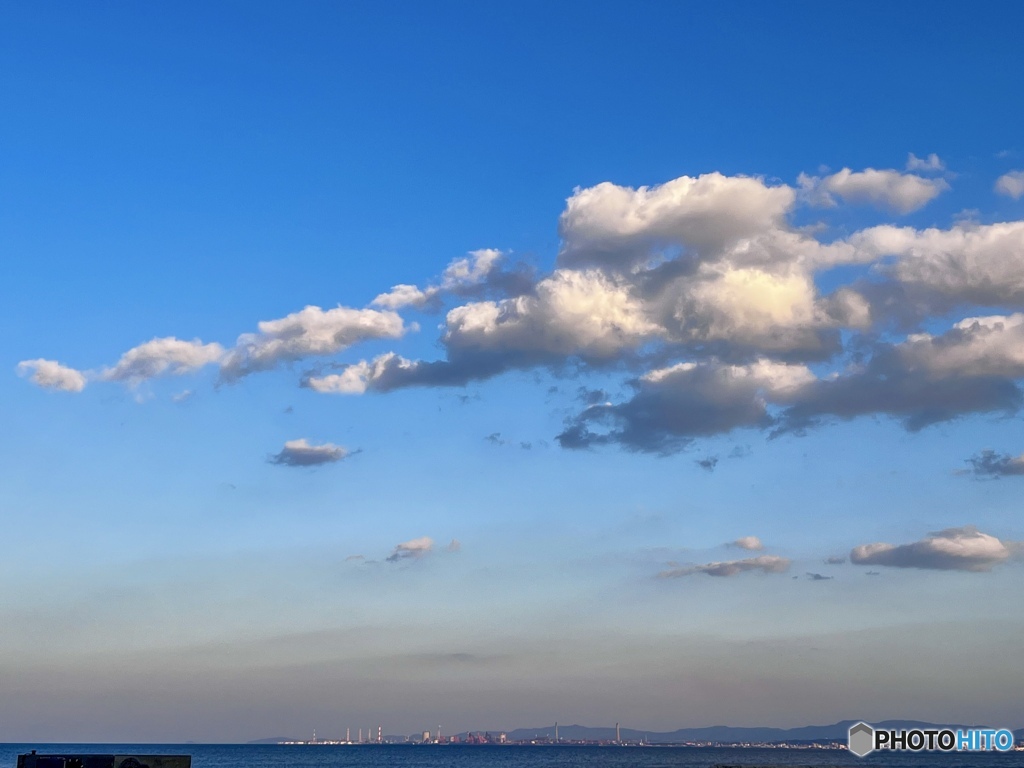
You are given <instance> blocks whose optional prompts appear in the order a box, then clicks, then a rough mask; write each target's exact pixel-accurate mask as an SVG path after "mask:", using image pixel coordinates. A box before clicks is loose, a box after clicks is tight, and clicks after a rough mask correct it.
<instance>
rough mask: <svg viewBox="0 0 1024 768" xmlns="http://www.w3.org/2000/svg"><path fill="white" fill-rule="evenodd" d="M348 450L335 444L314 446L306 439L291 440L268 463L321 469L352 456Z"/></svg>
mask: <svg viewBox="0 0 1024 768" xmlns="http://www.w3.org/2000/svg"><path fill="white" fill-rule="evenodd" d="M350 455H351V453H350V451H348V449H346V448H342V447H341V446H340V445H334V444H333V443H323V444H321V445H313V444H311V443H310V442H309V441H308V440H306V439H305V438H302V439H299V440H289V441H288V442H286V443H285V444H284V447H283V448H282V449H281V450H280V451H279V452H278V453H276V454H274V455H273V456H271V457H270V458H269V459H268V461H269V462H270V463H271V464H280V465H281V466H285V467H319V466H321V465H324V464H334V463H335V462H338V461H341V460H342V459H345V458H346V457H348V456H350Z"/></svg>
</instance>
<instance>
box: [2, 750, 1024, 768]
mask: <svg viewBox="0 0 1024 768" xmlns="http://www.w3.org/2000/svg"><path fill="white" fill-rule="evenodd" d="M32 749H35V750H36V751H38V752H39V753H40V754H69V753H70V754H73V753H78V752H89V753H100V754H118V755H126V754H127V755H131V754H151V755H152V754H188V755H192V768H383V766H398V768H443V767H444V766H453V767H454V768H561V766H566V768H569V767H571V768H589V766H594V768H633V766H635V767H636V768H677V767H678V768H712V766H742V767H744V768H749V767H753V766H789V767H790V768H796V767H797V766H808V767H809V768H837V767H841V768H847V767H848V766H849V767H853V766H872V767H873V768H881V767H883V766H888V767H891V768H928V767H929V766H937V767H938V768H990V767H991V768H1003V767H1004V766H1005V767H1007V768H1009V766H1014V767H1015V768H1018V767H1019V768H1024V752H985V753H978V752H973V753H972V752H960V753H949V754H945V753H936V752H922V753H917V754H910V753H898V752H881V753H876V754H872V755H869V756H868V757H867V758H864V759H858V758H856V757H854V756H853V755H850V754H848V753H847V752H845V751H843V750H819V749H759V748H750V749H745V748H715V747H573V746H469V745H463V746H458V745H451V746H448V745H445V746H436V745H434V746H411V745H410V746H406V745H379V746H378V745H375V744H372V745H361V746H360V745H351V746H298V745H297V746H291V745H281V746H275V745H271V746H265V745H259V746H257V745H244V744H239V745H232V744H227V745H225V744H2V745H0V768H15V766H16V765H17V756H18V755H19V754H21V753H23V752H28V751H30V750H32Z"/></svg>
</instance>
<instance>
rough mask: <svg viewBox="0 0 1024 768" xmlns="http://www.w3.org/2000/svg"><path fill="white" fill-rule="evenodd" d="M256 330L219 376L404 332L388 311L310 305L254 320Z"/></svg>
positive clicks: (242, 338)
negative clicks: (257, 330) (258, 321)
mask: <svg viewBox="0 0 1024 768" xmlns="http://www.w3.org/2000/svg"><path fill="white" fill-rule="evenodd" d="M258 327H259V332H258V333H247V334H242V335H241V336H239V337H238V343H237V344H236V346H235V347H234V348H233V349H231V350H229V351H228V353H227V355H226V356H225V357H224V360H223V362H222V363H221V375H222V377H223V378H224V379H227V380H232V379H237V378H240V377H242V376H246V375H248V374H250V373H254V372H256V371H266V370H270V369H272V368H274V367H276V366H278V365H280V364H281V363H286V362H292V361H295V360H301V359H303V358H307V357H322V356H326V355H333V354H336V353H338V352H340V351H341V350H343V349H346V348H348V347H350V346H352V345H353V344H357V343H359V342H361V341H368V340H370V339H396V338H399V337H400V336H402V334H403V333H405V330H406V329H405V326H404V324H403V323H402V318H401V317H400V316H399V315H398V314H396V313H395V312H392V311H387V310H385V311H380V310H376V309H350V308H349V307H335V308H334V309H329V310H327V311H324V310H322V309H320V307H314V306H309V307H306V308H305V309H303V310H301V311H299V312H293V313H292V314H290V315H288V316H286V317H283V318H281V319H279V320H265V321H263V322H261V323H259V326H258Z"/></svg>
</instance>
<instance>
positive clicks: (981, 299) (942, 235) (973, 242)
mask: <svg viewBox="0 0 1024 768" xmlns="http://www.w3.org/2000/svg"><path fill="white" fill-rule="evenodd" d="M850 242H851V244H853V245H854V247H855V248H856V249H857V250H858V251H859V252H860V253H861V254H862V256H861V258H862V260H864V261H873V260H875V259H879V258H882V257H884V256H895V257H897V258H896V262H895V264H894V265H893V266H892V267H890V268H887V269H886V270H883V272H885V273H887V274H889V275H891V276H892V277H893V278H895V279H896V280H898V281H899V282H900V283H903V284H904V285H907V286H910V287H912V288H915V289H919V290H927V291H931V292H933V293H934V294H937V295H940V296H943V297H945V298H946V299H947V300H949V301H953V302H962V303H970V304H977V305H983V306H985V305H987V306H998V305H1002V304H1006V303H1013V304H1020V305H1024V269H1022V268H1021V254H1022V253H1024V221H1010V222H1002V223H998V224H987V225H979V224H975V223H973V222H961V223H959V224H956V225H954V226H953V227H951V228H950V229H937V228H929V229H923V230H917V229H914V228H913V227H894V226H890V225H884V226H879V227H872V228H870V229H866V230H863V231H861V232H859V233H857V234H856V235H854V236H853V237H851V238H850Z"/></svg>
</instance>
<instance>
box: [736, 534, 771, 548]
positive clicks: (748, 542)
mask: <svg viewBox="0 0 1024 768" xmlns="http://www.w3.org/2000/svg"><path fill="white" fill-rule="evenodd" d="M732 544H733V546H734V547H739V548H740V549H747V550H753V551H756V550H759V549H764V544H762V543H761V540H760V539H759V538H757V536H742V537H741V538H738V539H736V541H734V542H732Z"/></svg>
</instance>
